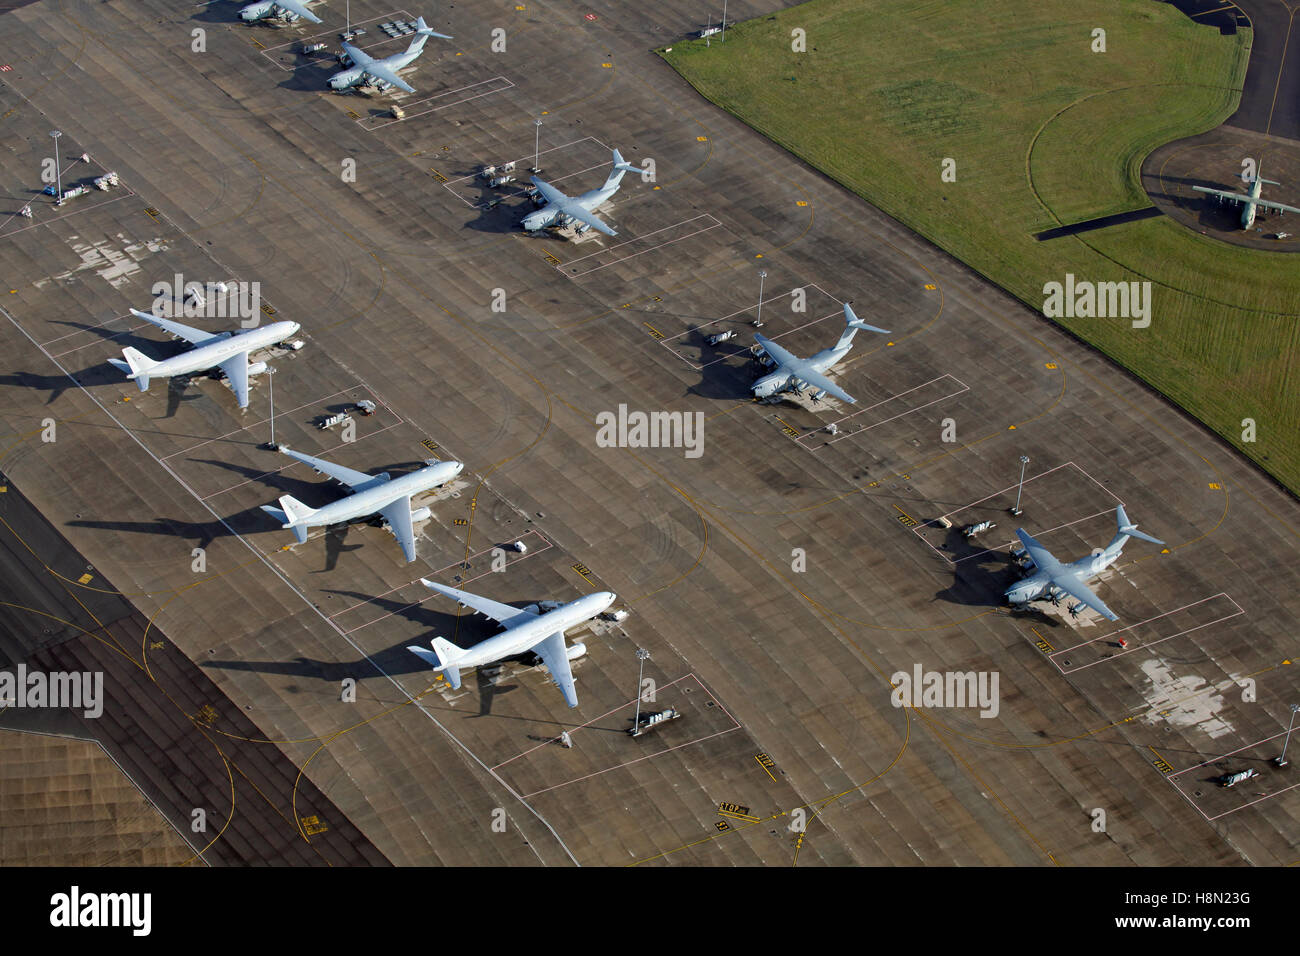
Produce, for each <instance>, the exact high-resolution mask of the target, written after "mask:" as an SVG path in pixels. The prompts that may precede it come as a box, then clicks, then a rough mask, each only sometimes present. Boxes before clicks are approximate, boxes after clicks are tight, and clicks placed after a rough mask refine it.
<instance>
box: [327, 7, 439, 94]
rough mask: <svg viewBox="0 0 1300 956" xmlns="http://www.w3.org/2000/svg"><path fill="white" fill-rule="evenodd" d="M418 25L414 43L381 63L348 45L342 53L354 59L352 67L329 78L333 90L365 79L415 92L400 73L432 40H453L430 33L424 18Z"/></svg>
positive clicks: (416, 23)
mask: <svg viewBox="0 0 1300 956" xmlns="http://www.w3.org/2000/svg"><path fill="white" fill-rule="evenodd" d="M415 25H416V31H415V32H416V34H417V36H416V38H415V39H414V40H412V41H411V45H410V46H408V47H407V48H406V52H405V53H394V54H393V55H392V56H386V57H384V58H383V59H382V60H376V59H375V58H374V57H373V56H371V55H370V54H369V53H366V52H365V51H364V50H360V49H358V48H357V47H355V46H353V45H352V44H351V43H347V42H345V43H344V44H343V52H345V53H346V54H347V55H348V58H349V59H351V61H352V66H350V67H348V69H346V70H342V71H340V72H338V73H335V74H334V75H333V76H331V77H330V79H329V83H330V88H331V89H335V90H346V89H348V88H349V87H352V86H357V85H359V84H361V83H362V82H363V81H364V80H365V78H366V77H371V78H372V79H375V80H379V81H380V82H381V83H387V84H388V85H389V86H395V87H397V88H398V89H399V90H405V91H406V92H407V93H414V92H415V87H413V86H411V84H409V83H407V82H406V81H405V80H403V79H402V78H401V77H400V76H398V75H397V71H398V70H401V69H404V68H405V67H407V66H410V64H411V63H412V62H413V61H414V60H415V59H416V57H418V56H419V55H420V54H421V53H423V52H424V45H425V44H426V43H428V42H429V37H440V38H441V39H443V40H450V39H452V38H451V37H449V36H447V34H445V33H435V32H434V31H433V30H430V29H429V25H428V24H427V23H425V22H424V17H420V18H419V19H418V20H416V21H415Z"/></svg>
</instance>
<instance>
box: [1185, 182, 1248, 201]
mask: <svg viewBox="0 0 1300 956" xmlns="http://www.w3.org/2000/svg"><path fill="white" fill-rule="evenodd" d="M1192 188H1193V189H1195V190H1196V191H1197V192H1198V193H1209V194H1210V195H1211V196H1218V197H1219V198H1221V199H1231V200H1232V201H1233V202H1245V201H1246V200H1248V199H1249V198H1250V197H1249V196H1246V195H1244V194H1242V193H1233V192H1228V191H1227V190H1226V189H1209V188H1207V187H1205V186H1193V187H1192ZM1255 202H1256V203H1258V202H1260V200H1258V199H1257V200H1255Z"/></svg>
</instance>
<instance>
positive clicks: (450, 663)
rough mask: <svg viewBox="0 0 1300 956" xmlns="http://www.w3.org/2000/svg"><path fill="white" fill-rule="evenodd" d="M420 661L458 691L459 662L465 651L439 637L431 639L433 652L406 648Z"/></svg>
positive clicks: (421, 648) (410, 647)
mask: <svg viewBox="0 0 1300 956" xmlns="http://www.w3.org/2000/svg"><path fill="white" fill-rule="evenodd" d="M406 649H407V650H408V651H410V652H411V653H412V654H414V655H415V656H416V657H418V658H420V660H422V661H424V662H425V663H426V664H428V665H429V666H430V667H432V668H433V669H434V670H435V671H437V672H438V673H440V674H442V675H443V676H444V677H446V678H447V682H448V683H449V684H451V686H452V687H453V688H454V689H456V690H459V689H460V663H459V662H460V661H461V660H463V659H464V657H465V655H466V653H468V652H467V651H465V650H464V649H463V648H459V647H457V646H456V645H455V644H453V643H452V642H451V641H447V640H444V639H443V638H441V637H435V638H434V639H433V650H432V651H429V650H426V649H425V648H423V647H414V646H408V647H407V648H406Z"/></svg>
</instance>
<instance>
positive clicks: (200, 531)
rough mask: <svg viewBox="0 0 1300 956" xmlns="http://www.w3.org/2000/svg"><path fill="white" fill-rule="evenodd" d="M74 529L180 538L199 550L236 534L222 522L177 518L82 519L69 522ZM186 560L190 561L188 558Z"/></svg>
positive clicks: (171, 538) (172, 538)
mask: <svg viewBox="0 0 1300 956" xmlns="http://www.w3.org/2000/svg"><path fill="white" fill-rule="evenodd" d="M68 526H69V527H72V528H94V529H97V530H100V531H124V532H128V533H131V534H156V535H159V536H162V537H166V538H168V539H170V540H175V539H176V538H180V539H181V540H183V541H186V542H189V541H193V542H194V546H195V547H197V548H206V547H208V546H209V545H210V544H212V542H213V541H215V540H216V539H218V538H228V537H230V536H231V535H233V534H234V532H233V531H231V530H230V529H229V528H227V527H226V526H225V525H223V524H222V523H221V522H220V521H216V520H213V521H180V520H177V519H175V518H162V517H158V518H154V519H153V520H152V521H91V520H89V519H85V518H83V519H80V520H74V521H69V522H68ZM186 560H189V558H188V557H186Z"/></svg>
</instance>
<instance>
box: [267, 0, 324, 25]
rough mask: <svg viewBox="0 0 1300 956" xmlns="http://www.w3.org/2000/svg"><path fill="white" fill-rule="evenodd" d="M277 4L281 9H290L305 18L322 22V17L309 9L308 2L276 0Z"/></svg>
mask: <svg viewBox="0 0 1300 956" xmlns="http://www.w3.org/2000/svg"><path fill="white" fill-rule="evenodd" d="M275 5H276V6H277V7H279V8H280V9H281V10H288V11H289V12H290V13H296V14H298V16H300V17H302V18H303V19H304V20H310V21H311V22H312V23H322V22H323V21H322V20H321V18H320V17H318V16H316V14H314V13H312V12H311V11H310V10H308V9H307V4H306V3H303V2H302V0H275Z"/></svg>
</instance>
